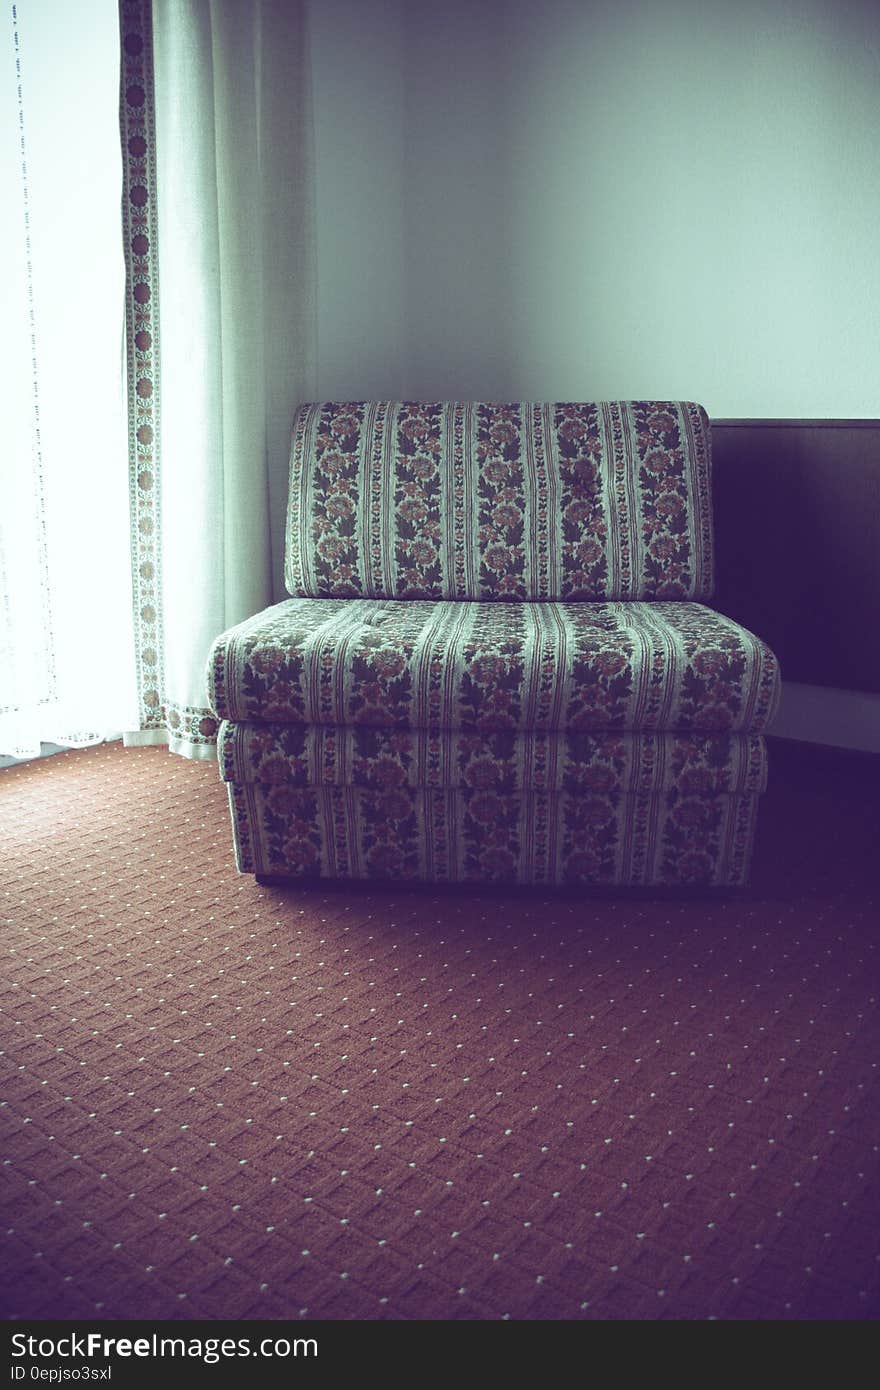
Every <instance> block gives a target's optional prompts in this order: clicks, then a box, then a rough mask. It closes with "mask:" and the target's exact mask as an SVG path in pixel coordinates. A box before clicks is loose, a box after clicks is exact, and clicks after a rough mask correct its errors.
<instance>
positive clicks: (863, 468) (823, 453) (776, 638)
mask: <svg viewBox="0 0 880 1390" xmlns="http://www.w3.org/2000/svg"><path fill="white" fill-rule="evenodd" d="M712 446H713V458H714V478H715V483H714V505H715V536H716V566H717V568H716V598H715V605H716V606H717V607H718V608H720V609H721V611H722V612H724V613H727V614H728V615H729V616H730V617H732V618H736V619H737V620H738V621H739V622H742V623H744V624H745V626H746V627H749V628H751V629H752V630H753V631H755V632H757V633H758V634H759V635H760V636H761V637H763V638H764V640H765V641H767V642H768V643H769V644H770V646H771V647H772V648H773V650H774V651H775V652H776V653H777V655H778V657H779V659H780V662H781V664H782V674H783V677H784V678H785V679H787V680H791V681H802V682H805V683H807V684H811V685H826V686H836V687H838V688H839V689H842V690H864V691H880V420H713V422H712Z"/></svg>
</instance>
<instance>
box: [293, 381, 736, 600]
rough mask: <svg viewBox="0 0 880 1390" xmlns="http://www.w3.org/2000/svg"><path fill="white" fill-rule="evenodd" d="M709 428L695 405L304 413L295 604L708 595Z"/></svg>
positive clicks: (354, 408) (452, 406)
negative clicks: (304, 600)
mask: <svg viewBox="0 0 880 1390" xmlns="http://www.w3.org/2000/svg"><path fill="white" fill-rule="evenodd" d="M709 457H710V450H709V422H708V420H707V418H706V414H705V412H704V411H703V410H702V408H701V407H700V406H698V405H694V404H693V403H691V402H687V401H684V402H682V401H659V402H656V401H655V402H649V401H636V402H626V401H605V402H593V403H582V404H577V403H557V404H524V403H517V404H506V405H505V404H463V403H460V402H443V403H433V404H422V403H416V402H389V401H379V402H376V401H372V402H368V401H355V402H347V403H339V402H325V403H323V404H318V405H309V406H304V407H303V408H302V409H301V410H300V412H299V414H298V415H297V419H296V422H295V424H294V430H293V442H292V449H291V472H290V499H289V507H288V524H287V566H286V582H287V588H288V591H289V592H290V593H291V594H293V595H295V596H299V597H313V598H320V597H324V598H355V597H364V598H367V597H370V598H403V599H415V598H418V599H444V598H450V599H451V598H454V599H486V600H493V601H498V600H519V601H523V600H529V599H577V600H588V601H593V600H601V599H629V600H632V599H654V598H659V599H707V598H709V597H711V592H712V578H713V572H712V525H711V495H710V488H711V479H710V473H709Z"/></svg>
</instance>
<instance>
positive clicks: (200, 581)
mask: <svg viewBox="0 0 880 1390" xmlns="http://www.w3.org/2000/svg"><path fill="white" fill-rule="evenodd" d="M143 11H144V6H143V5H142V4H141V5H140V6H138V5H137V4H132V3H125V2H124V3H123V6H122V14H123V30H125V29H126V23H127V22H128V24H129V27H130V26H131V25H135V26H136V23H137V19H138V13H139V12H140V13H143ZM152 41H153V62H154V72H155V77H154V91H155V129H154V140H155V176H154V180H153V182H151V175H150V170H149V169H147V168H146V167H144V168H143V169H142V170H141V173H140V174H139V173H138V171H137V169H135V170H134V172H133V173H132V171H129V186H131V182H132V179H137V178H142V185H141V184H138V187H141V186H143V187H145V188H146V192H145V193H144V194H140V193H139V194H138V195H137V200H136V201H135V204H134V205H135V209H136V213H137V217H136V219H135V220H136V222H137V225H138V226H140V227H141V228H142V230H143V234H144V235H145V236H146V237H147V240H149V235H150V233H149V214H150V208H149V207H144V206H143V205H142V203H143V200H144V199H146V200H147V202H149V200H150V199H154V200H155V211H156V216H155V224H154V235H156V238H157V249H156V248H153V249H154V250H156V254H155V255H154V256H153V260H152V263H151V265H152V268H150V266H149V265H148V264H147V260H146V259H142V260H141V262H140V270H138V267H137V266H135V267H134V268H133V272H132V278H133V279H134V280H137V276H138V274H140V273H144V274H146V272H147V270H149V271H150V275H151V277H152V279H151V281H150V282H149V283H148V284H147V288H146V289H145V290H143V291H142V294H141V298H142V301H143V302H142V305H141V308H142V309H143V310H144V312H145V313H146V312H149V313H151V314H152V319H151V322H150V325H149V328H150V334H149V342H150V353H151V354H152V363H150V362H149V361H147V358H148V357H149V356H150V354H141V358H142V363H141V366H140V367H138V366H137V364H134V368H133V374H134V377H135V378H137V376H138V372H139V371H142V372H143V374H144V380H145V381H146V383H147V384H146V385H144V386H143V387H142V388H137V387H135V389H136V390H138V389H140V390H141V392H142V399H141V404H142V405H143V404H144V402H145V401H148V402H149V405H150V408H151V409H152V412H153V413H152V417H151V419H152V424H151V425H149V426H148V428H147V431H146V434H142V436H141V437H142V439H146V440H147V443H146V444H144V443H142V442H140V443H138V444H137V448H138V449H140V450H141V452H142V453H143V454H144V455H145V457H146V455H147V454H148V455H149V459H148V465H145V468H144V469H141V468H139V466H138V464H137V462H136V461H135V463H134V465H133V471H134V474H135V476H136V477H137V476H140V473H141V472H144V471H146V472H147V473H148V475H149V486H148V491H144V490H141V494H140V496H139V498H138V499H137V501H138V508H139V514H138V516H139V519H138V525H137V527H136V529H135V532H134V535H133V546H134V547H135V551H136V552H137V553H138V554H139V555H140V557H141V561H140V564H138V563H136V565H135V575H136V584H137V585H138V590H137V593H136V602H135V610H136V632H135V639H136V643H137V645H138V673H139V682H140V697H141V702H142V714H141V719H140V724H141V728H140V729H139V730H136V731H134V732H131V733H129V734H127V735H126V742H127V743H130V744H134V743H145V742H167V743H168V744H169V745H170V747H171V748H172V750H173V751H175V752H179V753H183V754H185V755H187V756H190V757H211V756H213V752H214V740H213V726H212V722H211V720H210V717H209V715H208V712H207V711H206V709H205V704H206V699H205V665H206V659H207V654H208V650H209V648H210V645H211V642H212V640H213V639H214V638H215V637H216V636H217V635H218V634H219V633H220V632H221V631H222V630H223V629H224V628H226V627H228V626H229V625H230V624H232V623H236V622H239V621H241V620H242V619H243V618H245V617H248V616H250V615H251V614H252V613H254V612H256V611H257V610H258V609H260V608H261V607H263V606H265V605H266V604H267V603H269V602H271V601H272V600H273V599H274V598H278V597H281V572H282V537H283V523H284V509H285V502H286V491H287V464H288V452H289V431H290V424H291V421H292V417H293V413H294V411H295V409H296V406H297V404H298V403H299V402H300V401H302V400H304V399H309V398H310V397H311V395H312V394H313V382H312V364H313V362H314V356H315V352H314V336H315V332H314V283H313V281H314V269H313V267H314V248H313V236H312V230H311V229H312V193H311V185H312V170H311V153H310V152H311V130H310V126H309V100H308V61H307V45H306V35H305V18H304V6H303V5H302V4H300V3H296V0H235V3H231V0H216V3H212V0H153V5H152ZM125 46H126V41H125V39H124V48H125ZM128 47H129V48H130V49H131V52H132V63H133V64H134V66H133V67H132V68H131V73H130V79H131V83H132V84H133V86H134V97H133V98H132V97H131V96H129V98H128V101H129V106H130V114H131V120H132V121H133V122H134V125H132V127H131V128H132V129H134V130H135V131H136V132H137V131H139V130H140V129H141V126H140V125H139V124H138V122H139V121H140V120H141V116H140V112H141V107H140V106H139V105H138V100H139V96H140V90H141V88H143V86H144V83H143V82H138V81H137V79H138V72H137V63H138V62H140V61H142V55H141V54H140V52H139V50H138V46H137V41H136V34H134V32H132V34H131V35H130V36H129V38H128ZM146 99H147V101H148V100H149V95H147V98H146ZM144 131H145V133H146V139H147V142H149V139H150V136H151V132H150V129H149V113H147V115H146V125H145V126H144ZM135 138H137V136H135ZM134 148H136V149H137V150H138V152H139V154H140V153H141V152H142V147H141V146H140V145H136V146H135V147H134ZM146 158H147V160H148V155H147V157H146ZM137 162H138V161H137V160H136V161H135V163H136V164H137ZM142 162H143V161H142ZM130 211H131V209H130ZM132 230H133V231H135V230H136V228H135V227H133V228H132ZM146 254H147V256H149V252H147V253H146ZM148 294H149V301H148ZM144 341H145V342H146V341H148V340H147V339H146V338H145V339H144ZM144 364H146V365H144ZM133 424H134V426H136V425H137V420H136V419H135V421H134V422H133ZM153 427H155V430H154V429H153ZM138 548H139V549H138ZM143 557H146V558H143ZM141 570H143V574H144V575H145V576H146V577H145V578H144V577H141V574H140V571H141Z"/></svg>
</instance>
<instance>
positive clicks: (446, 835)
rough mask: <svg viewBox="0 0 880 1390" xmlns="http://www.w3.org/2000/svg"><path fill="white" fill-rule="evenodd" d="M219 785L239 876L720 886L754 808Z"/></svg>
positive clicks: (710, 799) (743, 868)
mask: <svg viewBox="0 0 880 1390" xmlns="http://www.w3.org/2000/svg"><path fill="white" fill-rule="evenodd" d="M229 791H230V802H231V806H232V818H233V826H234V828H235V834H236V854H237V863H238V867H239V869H241V870H242V871H243V872H245V873H262V874H304V875H319V876H322V877H329V878H371V879H391V880H392V881H394V882H398V881H400V880H420V879H424V880H427V881H429V882H435V883H448V882H466V883H498V884H512V883H522V884H525V883H543V884H553V883H557V884H571V885H582V884H613V883H625V884H631V885H636V886H641V885H646V884H676V883H678V884H689V885H709V886H722V885H723V886H729V885H730V884H733V883H741V882H742V881H743V880H744V879H745V878H746V876H747V873H748V864H749V852H750V849H751V842H752V835H753V832H754V825H755V815H756V810H757V804H758V798H757V797H756V796H737V795H734V796H713V795H711V794H710V795H700V796H688V797H681V796H676V795H672V794H667V795H662V796H660V795H650V794H648V795H646V794H636V795H631V796H620V797H614V796H611V795H607V794H605V795H587V796H583V795H572V794H571V793H568V792H560V793H556V794H553V793H551V794H548V793H545V792H525V793H522V794H520V795H518V796H517V795H510V794H508V795H498V794H495V793H488V792H483V791H475V790H471V789H464V790H460V789H458V790H450V789H448V788H440V789H433V788H428V787H416V788H413V787H399V788H396V789H394V790H390V791H382V792H377V791H373V790H372V789H369V788H365V787H322V786H318V787H290V786H284V785H282V786H273V785H272V784H270V783H265V782H244V783H230V784H229Z"/></svg>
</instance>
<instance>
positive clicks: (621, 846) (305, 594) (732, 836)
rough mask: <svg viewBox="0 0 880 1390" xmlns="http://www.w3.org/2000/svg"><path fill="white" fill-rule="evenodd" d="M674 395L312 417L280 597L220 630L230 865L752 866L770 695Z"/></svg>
mask: <svg viewBox="0 0 880 1390" xmlns="http://www.w3.org/2000/svg"><path fill="white" fill-rule="evenodd" d="M710 482H711V479H710V445H709V422H708V420H707V418H706V414H705V412H704V411H703V410H702V408H701V407H700V406H697V405H693V404H691V403H688V402H664V401H660V402H657V401H633V402H621V401H612V402H593V403H589V402H587V403H573V402H562V403H556V404H528V403H527V404H522V403H520V404H487V403H484V404H455V403H440V404H437V403H434V404H425V403H420V402H413V401H409V402H387V401H385V402H383V401H379V402H376V401H360V402H357V401H356V402H348V403H335V402H329V403H324V404H322V405H312V406H305V407H303V409H302V410H301V411H300V412H299V414H298V416H297V420H296V423H295V426H294V435H293V446H292V453H291V479H290V496H289V503H288V515H287V563H286V581H287V587H288V590H289V592H290V593H291V595H292V596H293V597H291V598H290V599H288V600H286V601H285V602H283V603H279V604H276V605H275V606H274V607H272V608H269V609H267V610H266V611H265V612H264V613H260V614H258V615H257V616H256V617H254V618H252V619H250V620H248V621H247V622H245V623H242V624H240V625H239V626H238V627H235V628H232V629H230V631H228V632H226V633H224V634H223V635H222V636H221V637H220V638H218V639H217V641H216V643H215V644H214V648H213V651H212V653H211V657H210V661H209V669H208V685H209V692H210V701H211V705H212V708H213V710H214V713H215V714H216V715H217V717H218V718H219V719H221V720H222V721H223V722H222V723H221V725H220V729H219V734H218V749H219V756H220V770H221V776H222V778H223V779H224V780H225V781H226V783H227V786H228V790H229V799H230V807H231V811H232V823H233V833H234V842H235V853H236V862H237V864H238V867H239V869H241V871H242V872H246V873H259V874H267V875H280V876H285V877H289V876H293V877H311V876H317V877H322V878H339V879H354V880H391V881H394V882H399V881H401V880H419V881H426V882H436V883H445V882H466V883H474V884H485V883H494V884H499V885H505V884H506V885H514V884H546V885H548V886H549V885H569V886H572V887H578V886H584V885H597V886H602V885H607V886H610V885H618V884H627V885H634V886H638V885H683V886H695V887H704V888H705V887H733V886H735V885H737V884H741V883H744V882H746V881H747V878H748V872H749V859H750V854H751V848H752V843H753V839H754V831H755V820H756V813H757V807H758V802H759V799H760V796H761V793H762V792H763V791H764V789H765V786H766V780H767V753H766V744H765V740H764V737H763V734H762V731H763V730H764V729H765V728H766V727H767V726H768V724H769V723H770V721H771V720H772V718H773V715H774V713H775V710H776V705H777V702H778V698H779V689H780V680H779V668H778V664H777V661H776V658H775V656H774V655H773V653H772V652H771V651H770V650H769V648H768V647H767V646H766V645H765V644H764V643H763V642H761V641H760V640H759V639H758V638H757V637H755V636H753V635H752V633H750V632H747V631H746V630H745V629H744V628H742V627H740V626H739V625H738V624H737V623H735V622H733V621H732V620H731V619H729V618H726V617H724V616H722V615H721V614H719V613H716V612H714V611H713V610H712V609H711V608H708V607H706V605H705V603H704V602H702V601H701V600H704V599H708V598H709V597H710V596H711V591H712V570H713V554H712V525H711V500H710Z"/></svg>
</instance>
